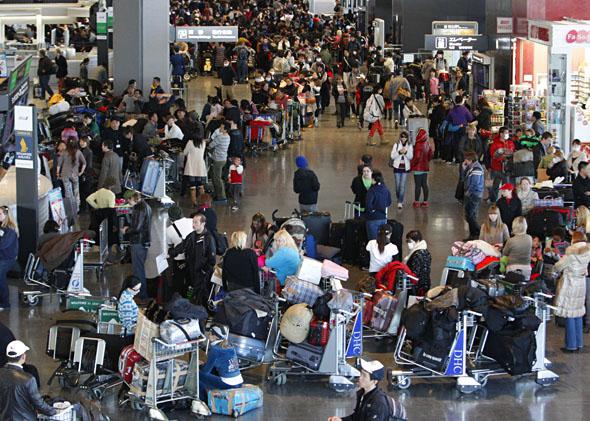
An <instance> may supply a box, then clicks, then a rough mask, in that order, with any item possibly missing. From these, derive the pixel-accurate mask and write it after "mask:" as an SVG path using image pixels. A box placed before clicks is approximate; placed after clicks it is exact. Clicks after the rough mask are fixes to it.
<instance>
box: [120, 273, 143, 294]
mask: <svg viewBox="0 0 590 421" xmlns="http://www.w3.org/2000/svg"><path fill="white" fill-rule="evenodd" d="M137 284H141V279H139V278H138V277H137V276H135V275H129V276H128V277H127V278H125V280H124V281H123V285H121V291H119V295H118V296H117V299H119V300H120V299H121V294H123V292H124V291H125V290H127V289H129V288H133V287H134V286H135V285H137Z"/></svg>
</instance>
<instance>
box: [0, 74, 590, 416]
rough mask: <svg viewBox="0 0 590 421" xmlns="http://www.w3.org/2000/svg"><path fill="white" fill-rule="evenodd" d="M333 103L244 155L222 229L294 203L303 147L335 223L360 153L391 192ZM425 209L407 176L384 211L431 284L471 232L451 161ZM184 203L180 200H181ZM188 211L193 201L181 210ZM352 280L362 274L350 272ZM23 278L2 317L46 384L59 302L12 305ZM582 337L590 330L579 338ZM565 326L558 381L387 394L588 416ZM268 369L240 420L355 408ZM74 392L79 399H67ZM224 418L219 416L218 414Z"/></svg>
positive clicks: (520, 412) (253, 377) (452, 407)
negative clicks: (281, 144) (419, 254)
mask: <svg viewBox="0 0 590 421" xmlns="http://www.w3.org/2000/svg"><path fill="white" fill-rule="evenodd" d="M215 83H216V81H215V80H213V79H207V78H205V79H198V80H197V81H195V82H192V83H191V86H190V89H189V101H188V106H189V108H196V109H197V111H199V112H200V110H201V108H202V104H203V101H204V99H205V98H206V94H207V93H212V91H213V86H214V84H215ZM237 91H238V92H239V93H242V94H246V93H247V90H246V86H240V87H239V89H238V90H237ZM332 112H333V109H332V108H331V109H330V110H328V111H327V112H326V114H324V115H323V116H322V117H321V122H320V125H319V128H316V129H308V130H306V131H305V133H304V141H302V142H298V143H296V144H294V145H292V146H291V147H290V148H289V149H287V150H281V151H278V152H276V153H272V152H267V153H266V154H264V155H262V156H259V157H256V158H249V159H248V160H247V167H246V171H245V183H244V199H243V203H242V207H241V209H240V210H239V211H238V212H235V213H232V212H231V211H230V210H229V209H228V208H227V207H225V206H216V211H217V213H218V215H219V226H220V227H221V228H222V229H223V230H225V231H227V232H231V231H233V230H236V229H245V228H246V227H247V226H248V225H249V220H250V218H251V216H252V215H253V214H254V213H255V212H257V211H262V212H263V213H264V214H265V215H267V217H270V215H271V213H272V211H273V210H275V209H279V212H280V214H282V215H284V214H287V213H289V212H290V211H291V210H292V209H293V208H295V207H296V206H297V198H296V196H295V194H294V193H293V191H292V187H291V185H292V175H293V171H294V169H295V164H294V160H295V157H296V156H297V155H299V154H303V155H305V156H306V157H307V159H308V160H309V163H310V166H311V168H312V169H313V170H314V171H316V172H317V174H318V177H319V180H320V183H321V190H320V197H319V208H320V210H323V211H329V212H331V214H332V219H333V220H340V219H341V218H342V214H343V206H344V202H345V201H346V200H351V199H352V194H351V191H350V182H351V180H352V178H353V177H354V176H355V174H356V165H357V161H358V159H359V157H360V156H361V155H362V154H364V153H371V154H373V156H374V162H375V167H377V168H381V169H382V170H383V171H384V173H386V174H387V184H388V186H389V187H390V188H391V189H393V175H392V174H391V171H390V169H389V168H387V160H388V155H389V150H390V146H377V147H369V146H366V145H365V141H366V135H367V133H366V131H359V130H358V129H357V128H356V124H355V122H354V121H347V122H346V127H345V128H342V129H337V128H336V119H335V117H334V116H333V115H332ZM386 126H387V127H386V138H387V139H388V140H389V141H390V144H391V141H393V139H394V136H395V132H394V130H393V129H392V126H391V124H390V123H389V122H387V123H386ZM429 178H430V191H431V199H430V202H431V207H430V208H429V209H417V210H415V209H413V208H412V207H411V202H412V200H413V181H412V180H411V178H410V179H409V182H408V192H407V196H406V207H405V208H404V209H403V211H398V210H397V209H396V208H394V207H392V208H391V209H390V214H389V215H390V217H393V218H396V219H398V220H399V221H401V222H402V223H403V224H404V226H405V231H406V232H407V231H408V230H410V229H413V228H417V229H420V230H422V232H423V233H424V236H425V238H426V240H427V242H428V244H429V249H430V250H431V252H432V255H433V270H432V277H433V284H436V282H437V281H438V278H440V273H441V270H442V266H443V263H444V259H445V258H446V256H447V255H448V254H449V251H450V245H451V243H452V242H453V241H455V240H458V239H462V238H464V237H466V236H467V229H466V224H465V223H464V219H463V216H462V208H461V206H460V205H459V204H458V203H457V202H456V201H455V200H454V198H453V195H454V190H455V184H456V181H457V168H456V167H450V166H447V165H444V164H442V163H438V162H435V163H434V164H433V165H432V172H431V174H430V177H429ZM180 203H181V204H182V205H185V206H186V205H188V203H187V202H186V199H184V200H180ZM185 210H186V212H187V213H188V212H189V208H188V207H185ZM129 272H130V267H128V266H127V267H125V266H124V267H110V268H108V269H107V271H106V276H105V281H104V282H101V283H97V282H96V281H95V280H94V278H93V276H92V274H88V275H87V281H86V286H87V287H89V288H90V289H91V290H92V291H93V292H95V293H99V292H100V293H102V294H105V295H107V294H109V295H115V294H116V293H117V292H118V290H119V286H120V280H121V278H122V276H123V275H125V274H127V273H129ZM353 275H354V276H353V279H351V280H350V281H349V282H350V283H354V282H355V280H356V279H358V277H359V276H360V273H359V272H358V271H354V272H353ZM20 287H21V285H20V283H19V282H17V281H12V282H11V299H12V300H13V303H14V305H13V308H12V309H11V310H10V311H8V312H2V313H0V320H1V321H2V322H3V323H7V324H8V325H9V326H10V328H11V329H12V330H13V331H14V332H15V334H16V335H17V336H18V337H19V338H21V339H22V340H23V341H25V343H27V344H29V345H30V346H31V348H32V350H31V353H30V361H31V362H32V363H34V364H36V365H37V366H38V367H39V368H40V370H41V374H42V379H43V381H46V380H47V379H48V377H49V375H50V373H51V372H52V371H53V370H54V369H55V367H56V366H57V363H56V362H54V361H53V360H51V359H50V358H49V357H47V356H46V355H45V354H44V348H45V345H46V336H47V329H48V326H50V325H51V319H52V318H53V317H54V316H55V313H56V311H57V310H58V306H57V301H56V300H55V299H54V300H51V301H49V300H47V301H45V302H43V303H42V304H41V305H40V306H39V307H35V308H28V307H23V306H20V307H19V305H17V299H18V297H17V291H18V290H19V289H20ZM585 336H586V335H585ZM562 337H563V330H562V329H560V328H557V327H555V326H553V323H551V326H550V328H549V342H548V351H549V358H550V359H551V360H552V361H553V363H554V370H555V371H556V372H557V373H558V374H560V376H561V379H560V381H559V383H558V384H557V385H555V386H552V387H547V388H543V387H541V386H539V385H537V384H535V382H534V381H533V380H532V379H530V378H527V377H524V378H510V377H499V378H493V379H491V380H490V381H489V383H488V385H487V387H486V389H485V390H484V391H482V392H479V393H476V394H473V395H469V396H461V395H460V394H459V393H458V392H457V391H456V390H455V388H454V384H453V382H450V381H444V380H434V381H432V380H430V381H416V382H415V383H414V384H413V385H412V387H411V388H410V389H409V390H407V391H403V392H400V391H391V394H392V395H394V396H396V397H397V398H398V399H400V400H401V401H402V402H403V403H404V404H405V405H406V408H407V410H408V413H409V415H410V419H415V420H453V421H454V420H476V419H511V420H512V419H513V420H535V421H549V420H556V419H561V420H568V421H576V420H584V419H588V415H584V414H588V413H590V403H589V402H590V399H589V398H590V392H588V391H587V390H586V386H585V385H586V382H587V377H588V373H589V371H588V368H587V366H586V363H590V356H589V354H588V353H587V351H584V352H582V353H580V354H577V355H564V354H562V353H561V352H560V351H559V348H560V346H562V341H563V338H562ZM365 345H366V346H365V353H366V354H368V355H370V357H372V358H378V359H379V360H381V361H382V362H383V363H384V364H385V365H386V366H388V367H389V366H391V365H392V364H393V363H392V352H393V344H392V343H391V342H388V341H382V342H377V343H375V342H373V343H371V342H370V341H367V342H366V344H365ZM264 374H265V373H264V370H263V369H257V370H254V371H253V372H250V373H247V375H246V380H247V381H248V382H251V383H256V384H262V385H263V386H262V387H263V389H264V392H265V396H264V399H265V403H264V408H263V409H262V410H258V411H255V412H252V413H250V414H248V415H246V416H244V417H243V419H245V420H325V419H327V417H328V416H330V415H341V416H342V415H346V414H348V413H349V412H350V411H351V410H352V408H353V406H354V397H353V395H352V394H346V395H339V394H337V393H335V392H333V391H331V390H329V389H328V388H327V387H326V384H327V382H326V381H323V380H322V381H309V380H290V381H289V382H288V383H287V384H286V385H284V386H276V385H273V384H264ZM43 392H44V393H50V394H52V395H58V394H59V395H65V396H70V395H69V393H68V392H63V391H61V390H60V388H59V386H57V385H56V384H55V383H54V384H53V385H52V386H51V387H47V386H44V388H43ZM71 398H72V399H75V396H72V397H71ZM104 405H105V410H106V412H107V413H108V414H109V415H111V416H112V419H114V420H118V419H123V418H125V419H134V420H135V419H145V418H146V415H145V414H142V413H138V412H135V411H132V410H131V409H129V408H128V407H125V408H119V407H117V405H116V401H115V399H114V398H113V397H107V398H105V400H104ZM170 418H171V419H189V418H190V415H189V414H188V413H187V412H186V411H185V412H174V413H172V414H170ZM219 419H221V418H219Z"/></svg>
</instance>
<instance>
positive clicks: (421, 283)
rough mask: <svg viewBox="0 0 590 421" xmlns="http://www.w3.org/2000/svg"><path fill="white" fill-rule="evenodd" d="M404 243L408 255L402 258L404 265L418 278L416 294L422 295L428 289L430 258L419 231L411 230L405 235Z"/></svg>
mask: <svg viewBox="0 0 590 421" xmlns="http://www.w3.org/2000/svg"><path fill="white" fill-rule="evenodd" d="M406 243H407V244H408V250H409V253H408V255H407V256H406V257H405V258H404V263H405V264H406V265H407V266H408V268H410V270H411V271H412V272H414V274H415V275H416V276H417V277H418V291H419V292H418V294H419V295H423V294H425V293H426V291H428V290H429V289H430V269H431V265H432V256H431V255H430V252H429V251H428V245H427V244H426V241H424V239H423V238H422V233H421V232H420V231H418V230H412V231H410V232H408V233H407V234H406Z"/></svg>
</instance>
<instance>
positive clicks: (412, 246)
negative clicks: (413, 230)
mask: <svg viewBox="0 0 590 421" xmlns="http://www.w3.org/2000/svg"><path fill="white" fill-rule="evenodd" d="M415 247H416V243H415V242H414V241H408V250H414V248H415Z"/></svg>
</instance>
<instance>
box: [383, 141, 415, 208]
mask: <svg viewBox="0 0 590 421" xmlns="http://www.w3.org/2000/svg"><path fill="white" fill-rule="evenodd" d="M413 157H414V147H413V146H412V144H411V143H410V136H409V134H408V132H407V131H403V132H401V134H400V137H399V141H398V142H396V143H394V144H393V148H391V154H390V155H389V162H390V165H389V166H390V167H392V168H393V175H394V179H395V196H396V198H397V208H398V209H402V208H403V207H404V197H405V194H406V182H407V178H408V172H409V171H410V169H411V165H410V164H411V161H412V158H413Z"/></svg>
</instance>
